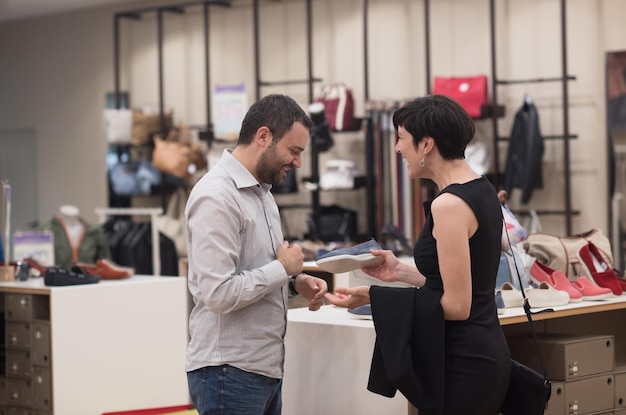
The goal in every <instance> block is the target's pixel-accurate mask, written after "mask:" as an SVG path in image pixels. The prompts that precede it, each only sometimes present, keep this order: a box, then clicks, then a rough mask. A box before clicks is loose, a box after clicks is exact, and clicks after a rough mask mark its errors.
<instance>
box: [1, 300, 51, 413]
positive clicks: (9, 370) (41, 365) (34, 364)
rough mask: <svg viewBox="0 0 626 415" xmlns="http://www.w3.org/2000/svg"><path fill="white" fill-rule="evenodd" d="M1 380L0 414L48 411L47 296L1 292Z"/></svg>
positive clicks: (49, 409)
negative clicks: (3, 361) (3, 367)
mask: <svg viewBox="0 0 626 415" xmlns="http://www.w3.org/2000/svg"><path fill="white" fill-rule="evenodd" d="M0 296H2V297H3V298H2V303H3V310H4V327H5V333H4V334H5V336H4V338H5V341H4V346H5V350H4V352H5V353H4V355H5V373H4V375H5V377H4V378H3V379H2V381H1V382H0V408H1V409H2V410H3V411H4V413H0V415H4V414H6V415H9V414H14V415H18V414H19V415H40V414H50V413H51V411H52V384H51V382H52V376H51V367H50V350H51V342H50V341H51V339H50V320H49V319H50V311H49V308H50V301H49V297H48V296H43V295H34V294H29V293H23V294H22V293H4V294H0Z"/></svg>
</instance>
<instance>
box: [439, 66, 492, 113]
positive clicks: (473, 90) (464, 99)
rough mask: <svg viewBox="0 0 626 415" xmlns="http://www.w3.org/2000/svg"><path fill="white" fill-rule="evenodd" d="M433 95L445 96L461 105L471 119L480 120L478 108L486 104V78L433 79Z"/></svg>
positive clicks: (479, 76)
mask: <svg viewBox="0 0 626 415" xmlns="http://www.w3.org/2000/svg"><path fill="white" fill-rule="evenodd" d="M433 94H434V95H445V96H447V97H449V98H452V99H454V100H455V101H456V102H458V103H459V104H461V106H462V107H463V108H465V111H467V113H468V114H469V115H470V117H472V118H480V113H481V111H480V107H481V106H482V105H484V104H486V103H487V76H485V75H477V76H467V77H450V78H446V77H441V76H436V77H435V83H434V85H433Z"/></svg>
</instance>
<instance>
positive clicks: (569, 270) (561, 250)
mask: <svg viewBox="0 0 626 415" xmlns="http://www.w3.org/2000/svg"><path fill="white" fill-rule="evenodd" d="M588 242H592V243H593V244H594V245H595V246H597V247H598V250H599V251H600V255H602V258H603V259H604V261H605V262H606V263H607V264H609V266H611V267H613V254H612V251H611V242H610V241H609V239H608V238H607V237H606V236H604V234H603V233H602V231H601V230H599V229H591V230H588V231H586V232H582V233H578V234H575V235H572V236H557V235H552V234H549V233H531V234H529V235H528V237H527V239H526V241H525V242H524V250H525V251H526V253H527V254H528V255H531V256H533V257H535V258H537V260H539V261H540V262H542V263H544V264H545V265H547V266H549V267H550V268H552V269H560V270H562V271H563V272H564V273H565V275H566V276H567V277H568V278H569V279H572V278H575V277H577V276H579V275H583V274H584V272H583V271H582V268H581V265H580V261H579V259H578V251H580V248H582V247H583V246H585V245H587V243H588Z"/></svg>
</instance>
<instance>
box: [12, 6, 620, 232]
mask: <svg viewBox="0 0 626 415" xmlns="http://www.w3.org/2000/svg"><path fill="white" fill-rule="evenodd" d="M250 3H251V2H250V1H248V0H245V1H244V0H240V1H235V2H234V6H233V7H232V8H230V9H224V10H220V9H219V8H212V12H211V78H212V82H213V83H214V84H230V83H244V84H245V85H246V86H247V87H248V91H249V99H250V102H252V100H253V99H254V95H253V93H254V90H253V81H254V72H253V65H254V62H253V43H252V42H253V35H252V33H253V32H252V13H251V6H250ZM488 3H489V2H488V1H487V0H431V16H432V17H431V36H432V44H431V51H432V65H431V70H432V74H433V75H471V74H479V73H486V74H489V73H490V71H491V63H490V55H489V53H490V52H489V50H490V49H489V19H488ZM496 3H497V16H498V19H497V20H498V28H497V32H498V41H497V48H498V49H497V51H498V63H497V65H498V72H499V76H500V77H501V78H513V79H514V78H534V77H554V76H559V75H560V71H561V63H560V37H559V36H560V32H559V31H560V27H559V15H558V13H559V11H558V5H559V2H558V1H557V0H530V1H528V0H524V1H522V0H506V1H505V0H502V1H498V2H496ZM161 4H169V3H161ZM567 5H568V21H567V24H568V52H569V59H568V65H569V72H570V73H571V74H572V75H576V76H577V80H576V81H574V82H571V83H570V90H569V92H570V102H571V107H570V130H571V132H572V133H574V134H577V135H578V139H576V140H573V141H571V144H570V157H571V158H570V160H571V171H572V174H571V180H572V207H573V208H574V209H575V210H579V211H580V212H581V214H580V215H578V216H575V217H574V220H573V231H574V232H579V231H583V230H586V229H588V228H591V227H599V228H601V229H603V230H604V231H607V232H608V227H609V218H608V213H607V203H608V192H607V185H606V182H607V166H606V133H605V97H604V53H605V51H607V50H620V49H626V36H624V31H625V30H626V29H624V28H623V24H622V22H621V21H620V16H623V15H624V12H626V4H625V3H623V2H621V1H619V0H603V1H597V2H596V1H588V0H568V2H567ZM140 6H141V7H143V6H145V3H143V2H142V3H141V4H140ZM135 7H139V6H137V3H134V4H132V3H129V4H128V5H127V6H126V7H121V6H120V7H116V8H115V9H112V8H99V9H92V10H88V11H82V12H73V13H67V14H62V15H54V16H47V17H41V18H34V19H26V20H20V21H13V22H4V23H0V91H2V93H1V94H0V136H1V134H2V132H3V131H4V132H6V131H11V130H21V129H34V130H35V131H36V140H37V153H36V160H32V161H29V162H33V163H36V164H37V166H38V173H37V177H38V189H39V198H38V199H39V206H38V209H37V212H38V213H37V214H38V218H34V219H37V220H40V221H44V220H47V219H48V218H50V217H51V216H52V215H53V214H54V213H55V212H56V210H57V209H58V207H59V206H60V205H62V204H65V203H71V204H75V205H76V206H78V207H79V208H80V209H81V211H82V212H83V215H84V217H85V218H86V219H88V220H96V217H95V214H94V213H93V210H94V208H95V207H99V206H105V205H106V204H107V192H106V189H107V188H106V179H105V164H104V158H105V157H104V155H105V151H106V140H105V137H104V133H103V130H102V122H101V111H102V109H103V107H104V102H105V94H106V92H107V91H111V90H112V89H113V50H112V43H113V34H112V27H113V12H115V11H121V10H124V9H133V8H135ZM304 10H305V9H304V3H303V2H302V1H295V0H294V1H282V2H267V3H266V2H262V8H261V33H262V35H261V74H262V78H263V79H264V80H277V79H293V78H300V79H302V78H303V77H305V76H306V47H305V43H304V39H305V32H304V25H305V20H304ZM199 11H200V10H199V9H198V10H197V11H193V10H190V11H189V12H188V13H186V14H185V15H184V16H177V15H166V20H165V32H166V36H165V50H164V59H165V64H164V74H165V89H164V94H165V100H166V105H167V106H168V107H171V108H172V109H173V110H174V114H175V119H176V120H177V121H179V122H186V123H189V124H202V123H204V122H205V115H204V114H205V107H204V100H205V97H204V72H203V70H204V66H203V65H204V61H203V59H204V57H203V50H202V48H203V37H202V36H203V33H202V19H201V15H200V14H199ZM423 20H424V16H423V4H422V3H421V2H415V1H409V0H370V17H369V41H370V47H369V86H370V98H372V99H387V98H391V99H402V98H408V97H413V96H418V95H422V94H424V93H425V91H426V85H425V84H426V81H425V69H424V45H423V36H424V34H423V33H424V29H423ZM313 25H314V73H315V76H319V77H321V78H322V79H324V81H325V82H335V81H343V82H346V83H347V84H348V85H350V86H351V87H352V88H353V89H354V93H355V97H356V99H357V115H363V93H364V92H363V90H364V88H363V83H364V78H363V64H362V62H363V50H362V16H361V1H360V0H335V1H332V0H315V1H314V18H313ZM121 39H122V66H121V69H122V88H123V89H126V90H129V91H130V93H131V102H132V104H133V105H134V106H143V105H149V106H156V105H157V103H158V95H157V91H158V90H157V72H156V62H157V57H156V23H155V19H154V17H150V16H146V17H145V18H144V19H142V21H139V22H131V21H125V22H123V24H122V31H121ZM500 88H501V89H499V91H498V93H499V97H500V99H501V101H502V102H503V103H504V104H505V105H506V110H507V115H506V117H505V118H504V119H503V120H502V121H501V122H500V124H499V125H500V131H501V133H502V134H503V135H506V134H507V133H508V131H509V130H510V128H511V120H512V117H513V115H514V113H515V111H516V110H517V108H519V106H520V105H521V103H522V99H523V95H524V94H525V93H527V94H529V95H531V96H532V98H533V99H534V101H535V103H536V104H537V107H538V109H539V113H540V120H541V129H542V132H543V133H544V134H546V135H557V134H560V133H561V132H562V118H561V107H560V103H561V87H560V84H539V85H526V86H515V87H500ZM277 91H278V92H285V93H288V94H290V95H293V96H294V97H295V98H296V99H297V100H298V101H299V102H300V103H302V105H306V104H307V102H306V101H307V100H308V99H307V92H306V89H305V88H304V87H302V86H293V87H288V88H284V89H276V88H264V89H263V94H265V93H270V92H277ZM477 124H478V125H477V126H478V132H479V139H484V140H486V141H487V142H489V143H491V138H490V137H491V136H490V133H491V128H490V125H489V124H488V122H486V121H480V122H478V123H477ZM500 155H501V157H500V159H501V161H502V162H504V160H505V156H506V144H505V143H502V144H500ZM27 166H28V164H27V163H25V168H28V167H27ZM543 166H544V181H545V188H544V189H543V190H540V191H536V192H535V193H534V194H533V197H532V200H531V204H530V205H529V206H530V207H534V208H537V209H563V204H562V201H563V174H562V173H563V143H562V141H560V140H550V141H547V142H546V152H545V156H544V165H543ZM308 168H309V167H308V166H305V167H304V168H303V173H304V174H306V169H308ZM502 168H503V166H501V169H502ZM517 199H518V195H517V194H516V193H514V194H513V195H512V197H511V204H512V205H513V206H514V207H521V208H527V207H529V206H521V205H519V202H518V200H517ZM344 203H345V202H344ZM357 203H358V204H360V205H362V203H361V202H357ZM14 209H19V207H17V206H16V207H14ZM541 220H542V225H543V228H544V230H546V231H549V232H554V233H559V234H561V233H563V232H564V229H565V226H564V220H563V217H561V216H545V217H542V218H541ZM296 222H298V223H301V222H302V221H300V220H297V221H296Z"/></svg>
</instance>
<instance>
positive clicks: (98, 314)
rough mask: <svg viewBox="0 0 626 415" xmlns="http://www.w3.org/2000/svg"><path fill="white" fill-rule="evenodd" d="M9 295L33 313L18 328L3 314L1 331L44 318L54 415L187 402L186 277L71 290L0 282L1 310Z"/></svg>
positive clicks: (125, 281)
mask: <svg viewBox="0 0 626 415" xmlns="http://www.w3.org/2000/svg"><path fill="white" fill-rule="evenodd" d="M15 295H18V296H25V298H26V301H31V300H32V304H33V307H34V308H35V309H37V310H35V313H34V314H36V315H34V317H33V321H32V323H27V322H24V323H23V322H22V321H24V319H23V318H22V319H21V320H20V319H17V320H20V321H9V320H10V319H11V317H10V316H9V315H8V314H9V313H5V320H6V323H7V326H10V325H13V326H17V327H19V326H20V325H21V324H23V325H24V326H26V327H28V325H29V324H33V323H35V324H37V323H38V322H42V324H43V325H44V326H45V325H46V324H47V323H46V321H47V320H49V327H50V340H49V346H50V361H49V369H47V368H44V369H45V370H50V373H51V385H50V387H51V393H52V396H51V407H50V409H51V412H52V413H53V414H56V415H101V414H102V413H103V412H113V411H123V410H131V409H141V408H154V407H164V406H174V405H184V404H187V403H189V402H190V400H189V396H188V387H187V378H186V374H185V366H184V365H185V352H186V347H187V339H188V334H187V333H188V329H187V284H186V279H185V278H179V277H153V276H133V277H130V278H127V279H122V280H108V281H107V280H102V281H100V282H99V283H97V284H89V285H76V286H70V287H46V286H44V284H43V279H42V278H36V279H30V280H28V281H25V282H17V281H16V282H2V283H0V297H1V298H2V300H3V302H4V303H5V309H6V307H7V306H6V302H7V301H8V302H9V303H10V302H11V301H13V300H14V299H15ZM29 296H30V297H29ZM20 298H21V297H20ZM20 301H21V300H20ZM14 320H15V319H14ZM33 325H34V324H33ZM7 334H8V335H9V334H10V333H9V332H8V331H7ZM7 342H10V339H7ZM10 347H11V346H10V343H9V344H8V345H7V348H10ZM34 364H37V363H34ZM7 376H8V377H10V376H11V375H10V374H7ZM8 381H11V379H8ZM9 401H10V396H9ZM14 405H16V404H15V402H13V403H11V402H9V404H8V406H7V407H13V406H14ZM20 413H21V412H20ZM37 413H39V412H37ZM42 413H43V412H42ZM45 413H48V412H45Z"/></svg>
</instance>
